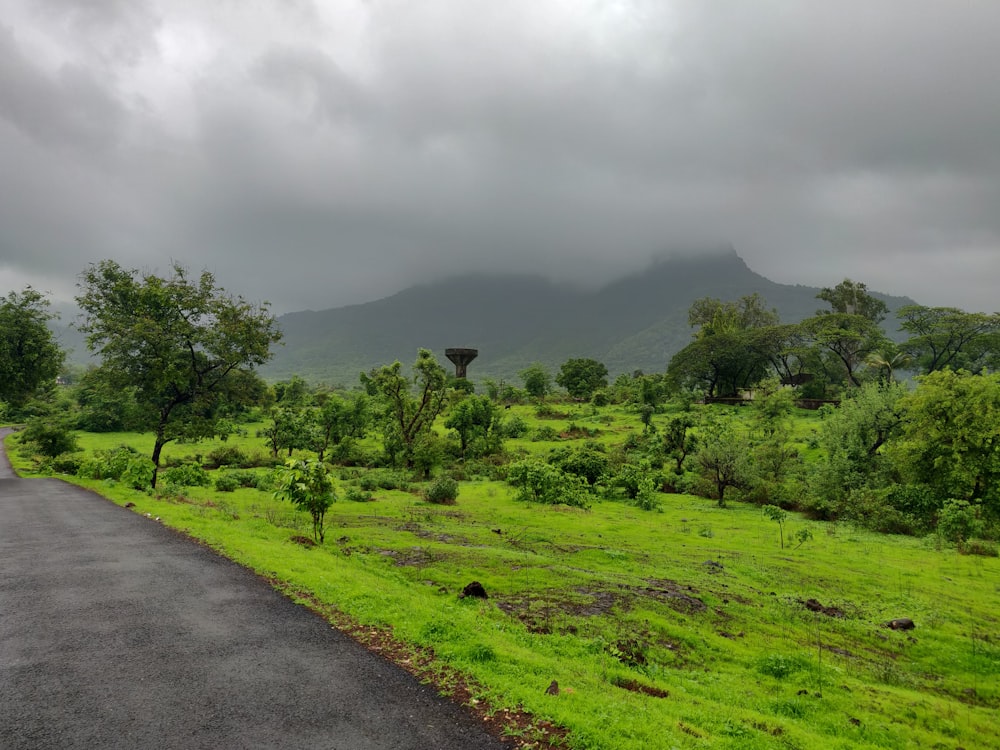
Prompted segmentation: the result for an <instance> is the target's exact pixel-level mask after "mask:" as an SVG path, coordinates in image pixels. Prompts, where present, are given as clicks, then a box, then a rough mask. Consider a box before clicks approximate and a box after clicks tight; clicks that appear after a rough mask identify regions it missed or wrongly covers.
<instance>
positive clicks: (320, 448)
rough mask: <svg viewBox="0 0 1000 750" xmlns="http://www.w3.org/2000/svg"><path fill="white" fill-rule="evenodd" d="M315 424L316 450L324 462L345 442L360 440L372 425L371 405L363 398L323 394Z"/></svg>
mask: <svg viewBox="0 0 1000 750" xmlns="http://www.w3.org/2000/svg"><path fill="white" fill-rule="evenodd" d="M313 419H314V420H315V423H316V430H315V433H314V435H315V437H314V444H313V448H314V449H315V450H316V452H317V453H318V454H319V460H320V461H322V460H323V458H324V457H325V455H326V452H327V451H328V450H332V451H334V452H335V453H336V452H338V450H339V449H340V447H341V446H342V445H343V444H344V442H345V441H347V440H349V439H355V440H360V439H361V438H363V437H364V436H365V431H366V430H367V429H368V426H369V425H370V424H371V421H372V414H371V402H370V400H369V398H368V397H367V396H365V395H363V394H351V395H349V396H343V397H342V396H340V395H338V394H336V393H330V394H324V396H323V397H322V403H321V404H320V407H319V409H317V410H315V411H314V412H313Z"/></svg>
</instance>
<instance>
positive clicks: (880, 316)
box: [816, 279, 889, 323]
mask: <svg viewBox="0 0 1000 750" xmlns="http://www.w3.org/2000/svg"><path fill="white" fill-rule="evenodd" d="M816 299H820V300H823V301H824V302H827V303H829V305H830V310H818V311H817V312H816V314H817V315H825V314H827V313H830V312H833V313H840V314H842V315H860V316H861V317H863V318H867V319H868V320H870V321H871V322H873V323H881V322H882V321H883V320H885V316H886V315H887V314H888V313H889V308H888V306H887V305H886V304H885V302H883V301H882V300H880V299H879V298H878V297H873V296H872V295H871V294H870V293H869V292H868V287H867V286H865V285H864V284H862V283H861V282H860V281H851V280H850V279H844V280H843V281H841V282H840V283H839V284H837V286H835V287H833V288H832V289H831V288H830V287H824V288H823V289H822V290H821V291H820V293H819V294H817V295H816Z"/></svg>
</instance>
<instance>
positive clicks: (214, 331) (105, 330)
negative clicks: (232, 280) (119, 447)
mask: <svg viewBox="0 0 1000 750" xmlns="http://www.w3.org/2000/svg"><path fill="white" fill-rule="evenodd" d="M80 288H81V290H82V291H81V293H80V295H79V296H78V297H77V298H76V301H77V304H78V305H79V306H80V309H81V310H82V311H83V322H82V324H81V325H80V329H81V330H82V331H83V332H84V333H85V334H87V344H88V346H89V347H90V349H91V350H92V351H94V352H96V353H97V354H98V355H99V356H100V358H101V365H100V367H99V368H98V369H99V371H100V373H101V375H102V377H104V378H105V379H106V382H107V383H109V384H110V385H112V386H113V387H119V388H122V389H125V388H133V389H134V392H135V397H136V403H137V404H138V406H139V407H140V408H141V410H142V411H143V414H144V415H145V417H146V420H145V421H148V422H150V423H151V424H152V425H153V431H154V435H155V439H154V443H153V453H152V460H153V464H154V466H155V467H156V469H157V470H158V469H159V465H160V454H161V452H162V450H163V446H164V445H166V444H167V443H168V442H170V441H172V440H177V439H181V438H197V437H208V436H211V435H212V434H214V433H215V426H216V421H217V419H218V412H219V409H220V407H221V406H222V405H224V404H226V403H243V402H254V401H256V400H257V399H258V398H259V397H260V395H261V394H262V392H263V386H262V383H261V381H260V379H259V378H258V377H257V376H256V374H255V373H254V368H255V367H257V366H258V365H261V364H263V363H264V362H266V361H267V360H268V359H269V358H270V356H271V351H270V347H271V344H273V343H275V342H277V341H278V340H279V339H280V338H281V334H280V332H279V331H278V328H277V325H276V323H275V319H274V316H272V315H271V314H270V312H269V311H268V307H267V304H266V303H264V304H260V305H257V304H251V303H249V302H246V301H245V300H244V299H243V298H242V297H234V296H232V295H230V294H228V293H227V292H226V291H225V290H224V289H223V288H221V287H220V286H218V285H217V284H216V282H215V278H214V276H213V275H212V274H211V273H209V272H208V271H203V272H202V273H201V274H200V276H198V277H197V278H192V277H191V276H190V275H189V273H188V272H187V270H186V269H185V268H184V267H183V266H181V265H179V264H174V265H173V266H172V268H171V272H170V275H169V276H166V277H164V278H161V277H159V276H156V275H154V274H151V273H142V274H140V273H139V272H138V271H136V270H128V269H125V268H122V267H121V266H120V265H119V264H118V263H116V262H114V261H111V260H105V261H101V262H100V263H98V264H95V265H91V266H90V267H89V268H88V269H87V270H86V271H84V272H83V274H82V275H81V281H80ZM157 473H158V471H154V473H153V478H152V485H153V486H154V487H155V486H156V477H157Z"/></svg>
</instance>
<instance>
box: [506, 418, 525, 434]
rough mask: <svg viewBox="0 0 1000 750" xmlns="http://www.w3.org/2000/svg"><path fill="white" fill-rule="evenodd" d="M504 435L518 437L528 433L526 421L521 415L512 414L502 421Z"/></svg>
mask: <svg viewBox="0 0 1000 750" xmlns="http://www.w3.org/2000/svg"><path fill="white" fill-rule="evenodd" d="M503 434H504V437H508V438H519V437H524V436H525V435H527V434H528V423H527V422H525V421H524V420H523V419H522V418H521V417H519V416H517V415H514V416H513V417H511V418H510V419H507V420H505V421H504V423H503Z"/></svg>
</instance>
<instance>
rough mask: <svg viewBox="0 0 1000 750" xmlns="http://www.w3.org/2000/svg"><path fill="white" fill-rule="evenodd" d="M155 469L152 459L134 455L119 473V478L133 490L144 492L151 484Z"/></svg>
mask: <svg viewBox="0 0 1000 750" xmlns="http://www.w3.org/2000/svg"><path fill="white" fill-rule="evenodd" d="M155 469H156V467H155V466H154V465H153V459H151V458H147V457H146V456H140V455H138V454H135V455H133V456H132V457H131V458H130V459H129V460H128V463H126V464H125V470H124V471H123V472H122V473H121V477H120V478H121V481H122V482H124V483H125V484H127V485H128V486H129V487H131V488H132V489H133V490H145V489H148V488H149V486H150V484H152V482H153V472H154V471H155Z"/></svg>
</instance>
